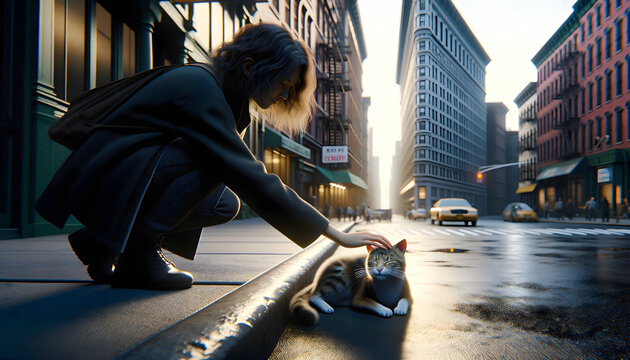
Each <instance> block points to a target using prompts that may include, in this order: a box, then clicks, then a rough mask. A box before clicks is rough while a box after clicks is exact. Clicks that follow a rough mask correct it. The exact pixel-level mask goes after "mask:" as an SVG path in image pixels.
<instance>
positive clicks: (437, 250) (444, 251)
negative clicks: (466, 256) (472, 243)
mask: <svg viewBox="0 0 630 360" xmlns="http://www.w3.org/2000/svg"><path fill="white" fill-rule="evenodd" d="M469 251H470V250H468V249H455V248H450V249H435V250H432V252H443V253H466V252H469Z"/></svg>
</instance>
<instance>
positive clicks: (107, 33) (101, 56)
mask: <svg viewBox="0 0 630 360" xmlns="http://www.w3.org/2000/svg"><path fill="white" fill-rule="evenodd" d="M111 80H112V15H111V14H110V13H109V12H108V11H107V10H105V8H104V7H103V6H101V5H100V4H98V3H97V4H96V86H100V85H103V84H105V83H108V82H110V81H111Z"/></svg>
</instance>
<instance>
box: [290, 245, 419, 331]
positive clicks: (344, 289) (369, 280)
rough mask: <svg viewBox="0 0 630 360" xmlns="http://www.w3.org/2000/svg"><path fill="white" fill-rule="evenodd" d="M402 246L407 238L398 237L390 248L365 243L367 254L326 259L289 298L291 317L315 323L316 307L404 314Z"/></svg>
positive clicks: (405, 286) (405, 294)
mask: <svg viewBox="0 0 630 360" xmlns="http://www.w3.org/2000/svg"><path fill="white" fill-rule="evenodd" d="M406 249H407V241H406V240H402V241H400V242H399V243H398V244H396V245H394V246H393V247H392V248H391V249H390V250H385V249H379V248H373V247H372V246H368V256H364V255H363V256H356V257H340V258H332V259H330V260H327V261H326V262H325V263H324V264H322V265H321V266H320V268H319V269H318V272H317V275H316V276H315V280H314V281H313V282H312V283H311V284H310V285H309V286H307V287H305V288H304V289H302V290H301V291H299V292H298V293H297V294H296V295H295V296H293V298H292V299H291V302H290V305H289V310H290V313H291V317H292V318H293V320H294V321H295V322H297V323H298V324H302V325H315V324H316V323H317V321H318V320H319V314H318V312H317V310H316V309H318V310H319V311H321V312H323V313H325V314H330V313H332V312H334V311H335V310H334V308H333V306H351V307H353V308H356V309H359V310H365V311H368V312H372V313H374V314H376V315H379V316H381V317H386V318H387V317H391V316H392V315H406V314H407V312H408V311H409V308H410V306H411V304H412V298H411V291H410V288H409V282H408V281H407V277H406V276H405V251H406ZM392 309H393V310H392Z"/></svg>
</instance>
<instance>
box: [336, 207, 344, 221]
mask: <svg viewBox="0 0 630 360" xmlns="http://www.w3.org/2000/svg"><path fill="white" fill-rule="evenodd" d="M342 215H343V211H342V210H341V206H337V220H339V221H341V216H342Z"/></svg>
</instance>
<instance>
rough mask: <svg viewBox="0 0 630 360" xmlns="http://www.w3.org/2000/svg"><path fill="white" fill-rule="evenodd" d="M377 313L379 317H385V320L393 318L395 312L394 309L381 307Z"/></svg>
mask: <svg viewBox="0 0 630 360" xmlns="http://www.w3.org/2000/svg"><path fill="white" fill-rule="evenodd" d="M376 313H377V314H378V316H381V317H385V318H389V317H392V315H394V312H393V311H392V309H390V308H388V307H385V306H383V305H381V306H380V307H379V308H378V309H376Z"/></svg>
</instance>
